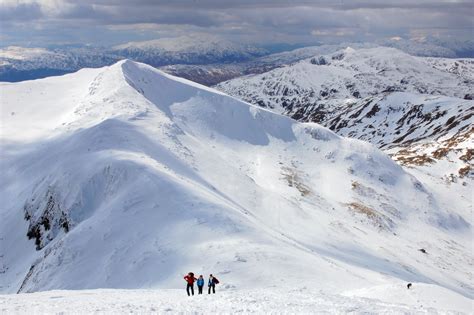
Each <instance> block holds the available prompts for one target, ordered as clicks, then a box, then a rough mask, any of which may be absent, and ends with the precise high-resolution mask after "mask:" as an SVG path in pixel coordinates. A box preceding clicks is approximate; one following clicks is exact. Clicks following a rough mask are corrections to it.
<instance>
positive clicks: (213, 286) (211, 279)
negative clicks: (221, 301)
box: [207, 273, 219, 294]
mask: <svg viewBox="0 0 474 315" xmlns="http://www.w3.org/2000/svg"><path fill="white" fill-rule="evenodd" d="M218 283H219V280H217V278H216V277H214V276H212V273H211V274H210V275H209V282H208V283H207V285H208V286H209V290H208V294H211V289H212V293H216V284H218Z"/></svg>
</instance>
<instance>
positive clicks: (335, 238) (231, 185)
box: [0, 61, 474, 299]
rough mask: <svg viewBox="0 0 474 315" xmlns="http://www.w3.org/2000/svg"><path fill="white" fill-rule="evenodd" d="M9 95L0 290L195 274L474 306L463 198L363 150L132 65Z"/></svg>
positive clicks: (10, 87)
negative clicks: (381, 290)
mask: <svg viewBox="0 0 474 315" xmlns="http://www.w3.org/2000/svg"><path fill="white" fill-rule="evenodd" d="M0 88H1V91H2V107H1V115H2V130H1V131H2V132H1V150H0V152H1V163H2V165H1V166H2V170H4V172H3V176H2V178H1V182H0V198H1V200H2V201H3V202H2V206H1V208H0V215H1V217H2V218H3V220H1V221H0V251H1V252H0V255H1V256H2V261H1V265H0V269H1V271H2V272H1V273H0V289H1V291H2V292H5V293H14V292H33V291H41V290H50V289H90V288H181V287H182V285H183V280H182V275H183V274H184V273H186V272H188V271H190V270H193V271H194V272H196V273H198V274H201V273H202V274H205V273H206V272H207V273H209V272H212V273H215V274H217V275H218V277H219V278H220V279H221V282H222V287H223V288H226V289H229V290H230V289H237V290H238V289H243V288H249V287H252V288H254V287H257V288H268V287H271V286H275V287H281V286H288V287H293V286H300V287H301V286H308V287H311V288H312V289H314V290H324V291H325V292H331V294H341V293H343V292H346V291H351V290H359V289H364V288H371V287H374V286H379V285H394V284H396V285H399V286H404V285H405V283H406V282H407V281H412V282H423V283H429V284H432V285H433V286H435V287H437V288H439V289H442V288H445V289H446V290H449V291H451V292H453V293H452V294H454V295H456V296H457V295H462V296H464V297H468V298H470V299H471V298H472V297H473V294H474V289H473V287H472V273H471V268H470V263H471V260H472V257H471V255H470V246H471V233H472V229H471V226H472V217H470V216H469V215H466V213H464V212H462V211H459V207H461V206H462V205H464V204H463V203H462V202H460V203H453V204H452V205H451V207H448V208H446V207H444V206H442V205H440V203H439V201H438V197H437V195H435V194H433V193H432V192H431V191H430V190H429V189H428V188H426V187H424V186H423V185H422V184H421V183H420V182H419V181H418V180H417V179H416V178H415V177H413V176H411V175H409V174H408V173H406V172H405V171H404V170H403V169H402V168H401V167H400V166H398V165H397V164H396V163H395V162H393V161H392V160H391V159H390V158H389V157H388V156H387V155H385V154H384V153H382V152H381V151H379V150H378V149H376V148H375V147H373V146H371V145H369V144H367V143H364V142H361V141H358V140H354V139H347V138H341V137H339V136H337V135H336V134H334V133H333V132H331V131H329V130H328V129H326V128H324V127H321V126H319V125H317V124H313V123H306V124H303V123H298V122H296V121H294V120H291V119H290V118H287V117H284V116H280V115H277V114H274V113H272V112H269V111H266V110H264V109H261V108H258V107H254V106H251V105H249V104H247V103H244V102H241V101H238V100H237V99H234V98H232V97H229V96H227V95H225V94H222V93H220V92H218V91H215V90H212V89H209V88H206V87H204V86H200V85H198V84H195V83H192V82H190V81H186V80H184V79H179V78H175V77H172V76H169V75H167V74H164V73H163V72H160V71H158V70H156V69H154V68H152V67H150V66H147V65H144V64H139V63H135V62H131V61H122V62H119V63H117V64H115V65H113V66H110V67H106V68H101V69H84V70H81V71H79V72H77V73H75V74H70V75H66V76H63V77H55V78H48V79H43V80H36V81H28V82H22V83H16V84H8V83H3V84H1V85H0ZM427 235H429V237H426V236H427ZM421 248H424V249H425V250H426V253H422V252H420V251H419V249H421ZM338 296H339V295H338Z"/></svg>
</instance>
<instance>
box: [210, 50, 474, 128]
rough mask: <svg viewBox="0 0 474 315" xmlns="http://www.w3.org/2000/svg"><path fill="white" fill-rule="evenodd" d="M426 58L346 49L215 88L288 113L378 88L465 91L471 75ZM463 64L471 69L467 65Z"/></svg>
mask: <svg viewBox="0 0 474 315" xmlns="http://www.w3.org/2000/svg"><path fill="white" fill-rule="evenodd" d="M431 62H433V59H430V60H429V61H425V60H424V59H423V58H419V57H414V56H410V55H408V54H406V53H403V52H401V51H399V50H396V49H394V48H387V47H377V48H369V49H357V50H354V49H352V48H347V49H345V50H341V51H339V52H336V53H333V54H330V55H322V56H315V57H313V58H311V59H308V60H304V61H301V62H298V63H296V64H294V65H290V66H287V67H282V68H278V69H275V70H272V71H269V72H266V73H262V74H259V75H251V76H245V77H242V78H236V79H233V80H230V81H226V82H223V83H220V84H219V85H218V86H217V88H219V89H221V90H223V91H225V92H227V93H229V94H231V95H234V96H237V97H240V98H242V99H244V100H246V101H249V102H251V103H253V104H259V105H260V106H264V107H268V108H273V109H274V110H276V111H277V112H282V113H286V114H287V115H290V116H292V114H294V113H295V112H296V111H298V110H299V109H300V108H304V107H308V106H316V107H317V106H318V105H320V104H324V102H327V101H328V100H332V99H340V100H344V99H348V98H364V97H367V96H372V95H376V94H378V93H381V92H390V91H392V92H393V91H405V92H416V93H423V94H434V95H446V96H454V97H459V98H464V97H465V96H466V95H469V94H470V93H471V90H472V86H473V85H474V83H473V81H472V79H470V78H468V77H466V78H463V77H460V76H458V75H456V74H454V73H451V72H449V71H444V70H443V69H440V67H438V68H435V67H433V66H432V65H431ZM465 66H466V67H471V68H472V66H471V65H470V64H467V63H466V64H465ZM465 72H468V71H465ZM296 118H298V119H301V118H302V117H300V116H298V117H296Z"/></svg>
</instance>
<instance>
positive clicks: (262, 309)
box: [0, 283, 473, 314]
mask: <svg viewBox="0 0 474 315" xmlns="http://www.w3.org/2000/svg"><path fill="white" fill-rule="evenodd" d="M220 289H221V288H220V287H219V286H218V288H217V293H216V294H215V295H208V294H207V293H206V294H203V295H202V296H198V295H195V296H192V297H188V296H186V292H185V290H184V288H183V290H110V289H98V290H84V291H82V290H80V291H62V290H55V291H45V292H38V293H30V294H17V295H0V313H2V314H85V313H87V314H90V313H94V314H124V313H127V314H130V313H139V314H164V313H170V314H176V313H193V314H213V313H219V314H222V313H224V314H235V313H244V314H245V313H258V314H264V313H293V314H304V313H331V314H347V313H353V314H359V313H367V312H368V313H377V314H394V313H396V314H401V313H403V314H413V313H417V314H420V313H427V314H438V313H440V314H459V313H461V314H462V313H466V314H468V313H472V310H473V304H472V303H473V302H472V300H470V299H468V298H465V297H463V296H461V295H458V294H456V293H453V292H450V291H448V290H446V289H443V288H441V287H438V286H435V285H428V284H418V283H415V284H414V286H413V288H412V289H410V290H407V289H406V288H405V287H404V286H403V285H402V284H397V285H387V286H379V287H372V288H367V289H363V290H358V291H352V292H346V293H344V294H342V295H338V294H328V293H325V292H323V291H316V290H311V288H307V287H300V288H275V287H272V288H267V289H258V290H224V291H222V290H220ZM196 291H197V290H196Z"/></svg>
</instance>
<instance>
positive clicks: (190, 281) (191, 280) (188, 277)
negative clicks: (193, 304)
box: [184, 272, 197, 296]
mask: <svg viewBox="0 0 474 315" xmlns="http://www.w3.org/2000/svg"><path fill="white" fill-rule="evenodd" d="M184 280H186V282H187V284H188V285H187V286H186V292H187V293H188V296H190V294H189V289H191V293H192V295H194V281H196V280H197V279H196V278H194V273H192V272H190V273H188V274H187V275H185V276H184Z"/></svg>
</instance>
